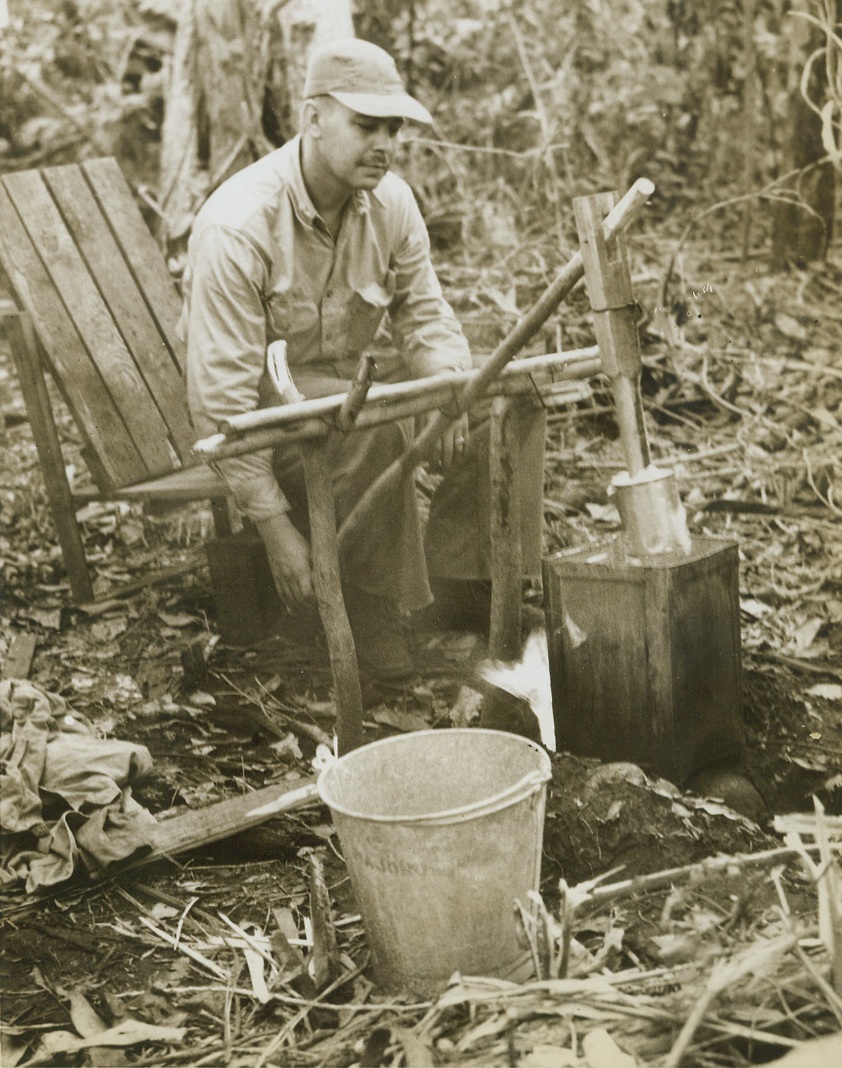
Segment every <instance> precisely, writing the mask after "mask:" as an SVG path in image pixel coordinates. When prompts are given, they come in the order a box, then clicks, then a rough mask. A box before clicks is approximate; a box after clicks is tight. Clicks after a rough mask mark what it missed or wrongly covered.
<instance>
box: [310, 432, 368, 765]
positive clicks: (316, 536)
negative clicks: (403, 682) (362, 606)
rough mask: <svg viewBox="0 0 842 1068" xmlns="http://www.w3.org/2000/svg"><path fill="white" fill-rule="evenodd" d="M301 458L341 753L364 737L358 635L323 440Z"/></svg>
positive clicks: (314, 580)
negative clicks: (345, 585) (343, 574)
mask: <svg viewBox="0 0 842 1068" xmlns="http://www.w3.org/2000/svg"><path fill="white" fill-rule="evenodd" d="M301 462H302V464H303V466H304V481H305V484H306V487H307V509H308V512H309V515H310V551H311V553H312V559H313V585H314V586H315V590H316V600H317V601H318V605H319V614H320V616H321V619H322V626H323V627H324V632H325V638H326V639H327V648H328V654H329V656H330V667H331V671H332V672H333V684H334V686H335V688H336V711H337V715H336V736H337V747H338V750H339V755H340V756H343V755H344V754H345V753H348V752H350V751H351V750H352V749H356V748H357V746H360V745H362V743H363V702H362V691H361V689H360V676H359V669H358V667H357V652H356V649H355V648H354V636H353V634H352V633H351V624H350V623H349V622H348V613H347V612H346V610H345V601H344V600H343V597H342V584H341V581H340V575H339V540H338V537H337V533H336V509H335V507H334V501H333V480H332V478H331V472H330V467H329V466H328V461H327V454H326V446H325V445H324V443H323V442H320V441H314V442H310V443H309V444H308V445H307V447H306V448H303V449H301Z"/></svg>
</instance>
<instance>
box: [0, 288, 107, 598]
mask: <svg viewBox="0 0 842 1068" xmlns="http://www.w3.org/2000/svg"><path fill="white" fill-rule="evenodd" d="M0 321H2V323H3V325H4V326H5V329H6V336H7V337H8V339H9V344H10V346H11V349H12V357H13V359H14V361H15V367H16V368H17V372H18V379H19V380H20V388H21V392H22V393H23V399H24V403H25V404H26V414H27V418H28V419H29V422H30V424H31V426H32V432H33V436H34V438H35V446H36V448H37V450H38V459H39V460H40V461H41V470H42V471H43V472H44V483H45V486H46V490H47V497H48V498H49V501H50V505H51V507H52V511H53V518H54V520H55V524H56V527H57V529H58V539H59V543H60V545H61V551H62V554H63V556H64V562H65V566H66V568H67V577H68V580H69V581H70V589H71V591H72V593H73V599H74V601H76V603H77V604H80V603H85V602H86V601H92V600H93V599H94V590H93V586H92V584H91V576H90V572H89V571H88V562H87V560H86V558H85V548H84V546H83V544H82V535H81V533H80V531H79V524H78V523H77V522H76V505H75V504H74V501H73V495H72V493H71V492H70V485H69V483H68V481H67V473H66V471H65V467H64V457H63V456H62V452H61V443H60V441H59V437H58V431H57V430H56V424H55V420H54V419H53V410H52V406H51V404H50V398H49V395H48V393H47V385H46V383H45V382H44V371H43V366H42V363H41V358H40V355H39V353H38V342H37V341H36V339H35V333H34V331H33V329H32V323H31V321H30V320H29V317H28V316H26V315H25V314H24V313H22V312H20V311H19V310H18V309H17V308H16V307H14V305H12V304H9V303H7V302H3V303H0Z"/></svg>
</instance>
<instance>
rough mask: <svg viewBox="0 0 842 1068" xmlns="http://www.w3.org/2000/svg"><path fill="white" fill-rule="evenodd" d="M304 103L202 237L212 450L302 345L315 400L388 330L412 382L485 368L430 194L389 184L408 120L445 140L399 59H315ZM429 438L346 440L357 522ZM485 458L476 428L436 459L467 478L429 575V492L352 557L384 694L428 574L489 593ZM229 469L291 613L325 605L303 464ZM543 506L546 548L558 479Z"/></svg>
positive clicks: (358, 545)
mask: <svg viewBox="0 0 842 1068" xmlns="http://www.w3.org/2000/svg"><path fill="white" fill-rule="evenodd" d="M304 96H305V103H304V105H303V108H302V122H301V134H300V136H298V137H296V138H294V139H293V140H292V141H290V142H289V143H287V144H286V145H284V146H283V147H282V148H280V149H278V150H277V151H275V152H272V153H270V154H269V155H268V156H266V157H264V158H263V159H261V160H258V161H257V162H256V163H254V164H252V165H251V166H249V167H246V168H245V169H244V170H242V171H240V172H239V173H238V174H236V175H234V176H233V177H232V178H230V179H229V180H228V181H227V182H225V183H224V184H223V185H222V186H221V187H220V188H219V189H218V190H216V192H214V193H213V195H212V196H211V197H210V198H209V199H208V201H207V203H206V204H205V205H204V207H203V208H202V210H201V211H200V213H199V215H198V217H197V219H196V223H195V226H194V229H193V233H192V236H191V240H190V247H189V262H188V269H187V273H186V276H185V296H186V309H187V385H188V401H189V404H190V410H191V414H192V418H193V422H194V426H195V429H196V431H197V433H198V435H200V436H204V435H207V434H211V433H213V432H214V431H215V430H216V429H217V424H218V422H219V420H220V419H222V418H225V417H227V416H229V415H232V414H235V413H238V412H243V411H250V410H253V409H255V408H258V407H261V406H267V405H271V404H277V403H278V397H277V394H276V392H275V389H274V387H273V385H272V383H271V380H270V378H269V376H268V373H267V365H266V353H267V347H268V346H269V345H270V344H271V343H272V342H274V341H276V340H283V341H284V342H285V343H286V346H287V355H288V361H289V367H290V371H291V374H292V378H293V381H294V383H295V385H296V386H297V388H298V389H299V390H300V391H301V392H302V393H303V394H304V395H305V396H308V397H313V396H320V395H321V396H324V395H327V394H333V393H341V392H343V391H345V390H346V389H347V388H348V382H349V379H350V377H351V376H352V375H353V372H354V370H355V368H356V366H357V363H358V361H359V357H360V354H361V353H362V352H363V351H364V350H365V349H366V348H367V347H368V346H370V345H371V343H372V341H373V339H374V336H375V334H376V333H377V331H378V328H379V327H380V325H381V321H382V320H383V319H384V316H385V315H386V313H388V321H389V326H390V327H391V334H392V340H393V342H394V344H395V347H396V348H397V350H398V352H399V354H400V358H401V361H402V364H403V368H404V369H405V370H404V371H403V374H404V377H406V372H408V376H409V377H422V376H427V375H435V374H447V373H449V372H452V371H455V370H459V369H462V368H467V367H469V366H470V365H471V357H470V352H469V349H468V344H467V342H466V339H465V337H464V334H463V333H462V330H461V327H460V326H459V324H458V322H457V321H456V319H455V317H454V315H453V312H452V310H451V308H450V306H449V305H448V304H447V302H446V301H445V299H444V297H443V295H442V291H441V287H440V285H439V282H438V279H437V278H436V275H435V272H434V270H433V266H432V263H431V260H430V246H429V239H428V236H427V231H426V227H425V225H424V222H423V220H422V218H421V214H420V211H419V209H418V206H417V204H416V202H415V199H414V196H413V194H412V191H411V190H410V188H409V186H408V185H407V184H406V183H405V182H404V181H403V180H402V179H400V178H398V177H397V176H396V175H394V174H392V173H390V170H389V168H390V166H391V164H392V160H393V157H394V153H395V148H396V142H397V138H398V135H399V132H400V129H401V126H402V124H403V121H404V119H410V120H414V121H418V122H430V121H431V118H430V115H429V113H428V112H427V111H426V109H425V108H424V107H423V106H422V105H421V104H420V103H419V102H418V101H417V100H415V99H413V98H412V97H411V96H409V95H408V94H407V93H406V92H405V91H404V88H403V85H402V82H401V79H400V76H399V74H398V71H397V68H396V67H395V64H394V61H393V60H392V58H391V57H390V56H389V55H388V54H387V53H386V52H384V51H383V50H382V49H380V48H378V47H376V46H375V45H373V44H370V43H369V42H366V41H359V40H355V39H348V40H341V41H338V42H332V43H331V44H329V45H327V46H323V47H322V48H320V49H318V50H316V51H315V52H314V54H313V56H312V58H311V60H310V64H309V67H308V73H307V78H306V83H305V90H304ZM531 424H533V425H531V431H532V437H533V438H534V440H535V441H536V444H537V443H538V437H539V436H540V440H541V442H543V423H542V422H541V420H540V416H539V417H538V418H537V419H535V420H532V421H531ZM411 435H412V426H411V424H408V423H407V422H401V423H396V424H390V425H387V426H383V427H378V428H375V429H372V430H368V431H364V432H353V433H351V434H348V435H344V436H342V435H339V434H336V435H334V436H332V437H331V439H330V444H329V448H330V450H331V464H332V470H333V472H334V492H335V500H336V511H337V519H338V521H339V522H341V521H342V519H343V518H344V517H345V516H346V515H347V514H348V513H349V511H350V510H351V508H352V507H353V505H354V503H355V502H356V501H357V500H358V499H359V497H360V496H361V495H362V493H363V492H364V490H365V488H366V487H367V486H368V485H369V484H370V483H371V482H372V481H373V480H374V479H375V478H376V477H377V475H378V474H379V473H380V472H381V471H382V470H384V469H385V468H386V467H388V466H389V464H390V463H391V462H392V460H394V459H395V458H396V457H397V456H398V455H400V454H401V453H402V452H403V451H404V450H405V448H406V447H407V446H408V444H409V442H410V441H411ZM482 446H483V442H482V441H481V440H480V441H473V442H471V446H470V448H469V437H468V420H467V417H466V416H463V417H462V418H460V419H458V420H457V421H456V422H454V424H453V425H452V427H451V428H450V429H449V431H448V432H447V433H446V435H445V436H444V438H443V439H442V441H441V445H440V450H439V455H438V457H434V458H433V459H437V460H438V462H439V464H440V466H441V468H442V469H443V470H445V471H448V470H449V471H450V474H449V476H446V477H445V479H444V481H443V483H442V486H441V488H440V490H439V492H438V493H437V494H436V497H435V498H434V500H433V502H432V505H431V509H430V517H429V521H428V526H427V532H426V559H425V543H424V540H423V539H422V537H421V531H420V523H419V517H418V511H417V502H416V498H415V488H414V485H412V480H411V479H408V480H406V484H405V485H404V487H403V489H402V491H401V492H399V493H395V494H388V495H386V496H385V497H383V498H381V500H380V502H379V503H378V505H377V507H376V508H374V509H373V510H372V512H371V514H370V518H369V521H368V523H367V527H366V530H365V533H364V535H363V536H361V537H358V538H356V539H355V540H354V541H353V543H352V544H349V545H348V546H347V548H346V550H345V551H344V552H343V558H342V560H341V570H342V576H343V585H344V593H345V600H346V605H347V608H348V614H349V618H350V621H351V627H352V630H353V632H354V637H355V642H356V646H357V654H358V658H359V661H360V665H361V667H363V668H364V669H366V670H368V671H369V672H370V673H372V674H374V675H376V676H380V677H398V676H402V675H406V674H409V673H411V671H412V669H413V664H412V659H411V656H410V653H409V650H408V648H407V646H406V643H405V641H404V639H403V637H402V634H401V630H400V628H399V627H397V626H396V625H395V619H396V615H395V608H396V607H397V606H398V605H400V606H402V607H403V608H404V609H406V610H415V609H419V608H421V607H423V606H425V605H427V604H429V602H430V600H431V591H430V585H429V583H428V571H427V564H428V563H429V566H430V573H431V574H434V575H437V576H439V577H441V578H448V579H450V580H462V581H464V580H468V582H467V584H464V585H460V587H459V589H460V592H464V593H468V594H473V593H476V591H477V589H478V587H477V586H476V580H482V579H485V578H487V575H488V548H487V529H486V520H485V518H484V517H483V516H482V515H481V514H480V513H482V512H483V511H487V481H488V476H487V447H486V448H485V450H483V447H482ZM539 457H540V454H539ZM451 465H453V466H452V467H451ZM218 469H219V471H220V473H221V474H222V476H223V478H224V479H225V480H226V482H227V484H228V486H229V488H230V490H231V493H232V495H233V496H234V498H235V500H236V501H237V504H238V506H239V507H240V509H241V510H242V511H243V512H244V513H245V514H246V516H248V518H249V519H251V520H252V522H253V523H254V525H255V526H256V528H257V530H258V531H259V533H260V536H261V538H262V539H263V542H264V544H265V546H266V551H267V555H268V558H269V563H270V567H271V570H272V575H273V577H274V580H275V584H276V586H277V589H278V593H279V594H280V596H281V598H282V600H283V601H284V602H285V603H286V604H287V605H288V606H289V607H290V608H294V607H296V606H300V605H302V604H303V603H305V602H307V601H308V600H309V599H311V598H312V594H313V589H312V581H311V576H310V563H311V562H310V551H309V545H308V542H307V537H306V501H305V496H304V485H303V478H302V474H301V465H300V462H299V460H298V453H297V451H296V450H295V449H291V448H279V449H276V450H274V453H273V452H272V450H265V451H263V452H257V453H254V454H251V455H248V456H243V457H237V458H232V459H227V460H224V461H221V462H220V463H219V465H218ZM532 497H533V501H532V507H531V508H530V509H528V510H529V511H530V513H531V516H532V518H533V520H534V516H535V512H536V507H535V500H536V499H537V510H538V528H537V529H538V538H540V499H541V498H540V467H539V471H538V493H537V498H536V494H535V493H534V492H533V494H532ZM534 527H535V524H534V521H533V523H532V539H531V542H530V544H531V545H532V546H533V552H532V556H533V558H534V557H536V551H535V549H534V546H535V545H536V538H535V531H534ZM480 528H482V529H480ZM537 544H538V546H539V542H538V543H537ZM537 556H540V548H539V547H538V550H537ZM531 564H532V567H533V568H534V567H535V566H536V565H537V560H535V559H533V560H532V561H531ZM450 588H451V590H452V589H453V588H454V587H453V584H452V582H451V586H450ZM480 589H481V588H480Z"/></svg>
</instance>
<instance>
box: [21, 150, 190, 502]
mask: <svg viewBox="0 0 842 1068" xmlns="http://www.w3.org/2000/svg"><path fill="white" fill-rule="evenodd" d="M0 268H2V272H0V273H2V274H4V275H5V276H6V281H7V283H8V285H9V287H10V289H11V291H12V294H13V296H14V298H15V300H16V302H17V304H18V307H20V308H21V309H22V310H23V311H25V312H26V313H27V314H28V315H29V316H30V318H31V320H32V322H33V325H34V327H35V332H36V335H37V338H38V342H39V345H40V350H41V355H42V357H43V358H44V359H45V360H46V363H47V366H48V367H49V370H50V373H51V374H52V376H53V378H54V379H55V382H56V384H57V386H58V388H59V390H60V392H61V394H62V396H63V397H64V400H65V401H66V403H67V405H68V407H69V408H70V411H71V413H72V415H73V417H74V419H75V420H76V423H77V424H78V426H79V430H80V432H81V434H82V436H83V439H84V442H85V446H86V448H85V460H86V462H87V464H88V466H89V468H90V471H91V475H92V476H93V478H94V481H95V482H96V483H97V485H98V486H99V488H100V489H101V490H114V489H119V488H121V487H124V486H130V485H133V484H134V483H137V482H142V481H144V480H145V479H148V478H152V477H156V476H160V475H165V474H168V473H169V472H172V471H176V470H179V469H180V468H182V467H188V466H193V465H194V463H195V462H196V460H195V458H194V457H193V456H192V455H191V444H192V441H193V433H192V431H191V428H190V425H189V421H188V415H187V399H186V393H185V386H184V380H183V377H182V371H183V366H184V347H183V344H182V342H181V341H180V340H179V338H178V336H177V322H178V316H179V312H180V305H181V302H180V298H179V296H178V292H177V290H176V287H175V285H174V283H173V281H172V278H171V277H170V275H169V272H168V271H167V267H166V263H165V262H164V258H163V255H162V254H161V252H160V250H159V249H158V246H157V245H156V244H155V241H154V239H153V237H152V235H151V234H150V232H149V230H148V229H147V227H146V224H145V223H144V220H143V217H142V215H141V214H140V211H139V209H138V207H137V204H136V203H135V201H134V198H133V196H132V193H131V190H130V189H129V187H128V184H127V183H126V180H125V178H124V177H123V174H122V172H121V171H120V168H119V166H118V165H117V162H116V161H115V160H114V159H110V158H109V159H97V160H91V161H89V162H87V163H82V164H68V165H65V166H60V167H47V168H44V169H42V170H30V171H18V172H14V173H10V174H6V175H3V176H0Z"/></svg>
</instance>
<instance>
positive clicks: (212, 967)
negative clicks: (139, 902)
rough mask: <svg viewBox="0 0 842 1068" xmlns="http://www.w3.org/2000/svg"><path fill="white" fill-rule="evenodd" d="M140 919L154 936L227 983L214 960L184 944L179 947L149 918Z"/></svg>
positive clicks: (225, 977)
mask: <svg viewBox="0 0 842 1068" xmlns="http://www.w3.org/2000/svg"><path fill="white" fill-rule="evenodd" d="M138 919H139V920H140V922H141V923H142V924H143V925H144V927H148V928H149V930H150V931H152V933H153V934H156V935H157V936H158V938H160V939H163V941H164V942H166V943H167V944H168V945H170V946H172V948H173V949H174V950H176V951H177V952H179V953H183V954H184V955H185V956H186V957H189V958H190V959H191V960H193V961H195V962H196V964H200V965H201V966H202V967H203V968H205V969H206V970H207V971H209V972H210V973H211V974H212V975H215V976H216V977H217V979H222V980H223V981H225V982H227V980H228V976H227V974H226V973H225V972H224V971H223V970H222V968H220V967H219V965H218V964H214V962H213V961H212V960H208V958H207V957H205V956H203V955H202V954H201V953H197V952H196V950H195V949H191V948H190V946H186V945H184V944H181V945H178V944H177V943H176V940H175V939H174V938H173V936H172V935H171V934H168V933H167V932H166V931H163V930H161V928H160V927H156V926H155V924H154V923H153V922H152V921H151V920H150V919H149V918H148V917H146V916H139V917H138Z"/></svg>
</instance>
